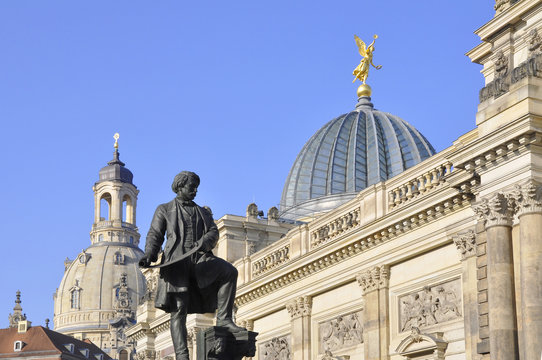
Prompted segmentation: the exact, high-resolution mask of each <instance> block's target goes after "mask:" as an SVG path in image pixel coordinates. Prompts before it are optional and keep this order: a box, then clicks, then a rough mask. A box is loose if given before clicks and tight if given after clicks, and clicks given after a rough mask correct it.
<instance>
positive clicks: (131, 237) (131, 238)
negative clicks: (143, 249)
mask: <svg viewBox="0 0 542 360" xmlns="http://www.w3.org/2000/svg"><path fill="white" fill-rule="evenodd" d="M133 243H134V237H133V236H130V244H133Z"/></svg>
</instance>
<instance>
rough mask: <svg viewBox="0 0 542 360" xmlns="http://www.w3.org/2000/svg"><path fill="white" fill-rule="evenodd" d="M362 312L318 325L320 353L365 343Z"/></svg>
mask: <svg viewBox="0 0 542 360" xmlns="http://www.w3.org/2000/svg"><path fill="white" fill-rule="evenodd" d="M362 324H363V320H362V312H361V311H358V312H354V313H351V314H346V315H341V316H338V317H336V318H334V319H331V320H328V321H325V322H322V323H320V324H319V325H318V337H319V339H320V341H319V345H320V353H325V352H335V350H340V349H343V348H348V347H352V346H355V345H359V344H362V343H363V325H362Z"/></svg>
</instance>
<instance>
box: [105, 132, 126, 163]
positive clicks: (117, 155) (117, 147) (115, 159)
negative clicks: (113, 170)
mask: <svg viewBox="0 0 542 360" xmlns="http://www.w3.org/2000/svg"><path fill="white" fill-rule="evenodd" d="M119 137H120V135H119V133H115V135H113V139H115V145H113V147H114V148H115V151H114V152H113V160H111V161H110V162H108V163H107V165H116V164H119V165H120V166H124V165H125V164H124V163H123V162H122V161H120V159H119V155H120V154H119Z"/></svg>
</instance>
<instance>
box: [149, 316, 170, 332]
mask: <svg viewBox="0 0 542 360" xmlns="http://www.w3.org/2000/svg"><path fill="white" fill-rule="evenodd" d="M170 326H171V323H170V321H169V319H167V320H166V321H164V322H163V323H161V324H160V325H158V326H156V327H154V328H152V329H151V331H152V333H153V334H157V335H158V334H160V333H163V332H166V331H168V330H169V328H170Z"/></svg>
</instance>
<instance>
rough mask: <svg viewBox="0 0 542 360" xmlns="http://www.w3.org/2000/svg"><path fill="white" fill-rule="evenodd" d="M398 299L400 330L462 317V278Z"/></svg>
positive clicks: (428, 287)
mask: <svg viewBox="0 0 542 360" xmlns="http://www.w3.org/2000/svg"><path fill="white" fill-rule="evenodd" d="M398 300H399V308H400V313H399V328H400V331H408V330H411V329H412V328H414V327H416V328H424V327H427V326H432V325H435V324H441V323H444V322H447V321H451V320H455V319H458V318H460V317H462V311H461V308H462V303H461V281H460V279H455V280H452V281H448V282H446V283H443V284H439V285H434V286H426V287H424V288H423V289H422V290H419V291H416V292H413V293H410V294H407V295H403V296H401V297H399V299H398Z"/></svg>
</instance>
